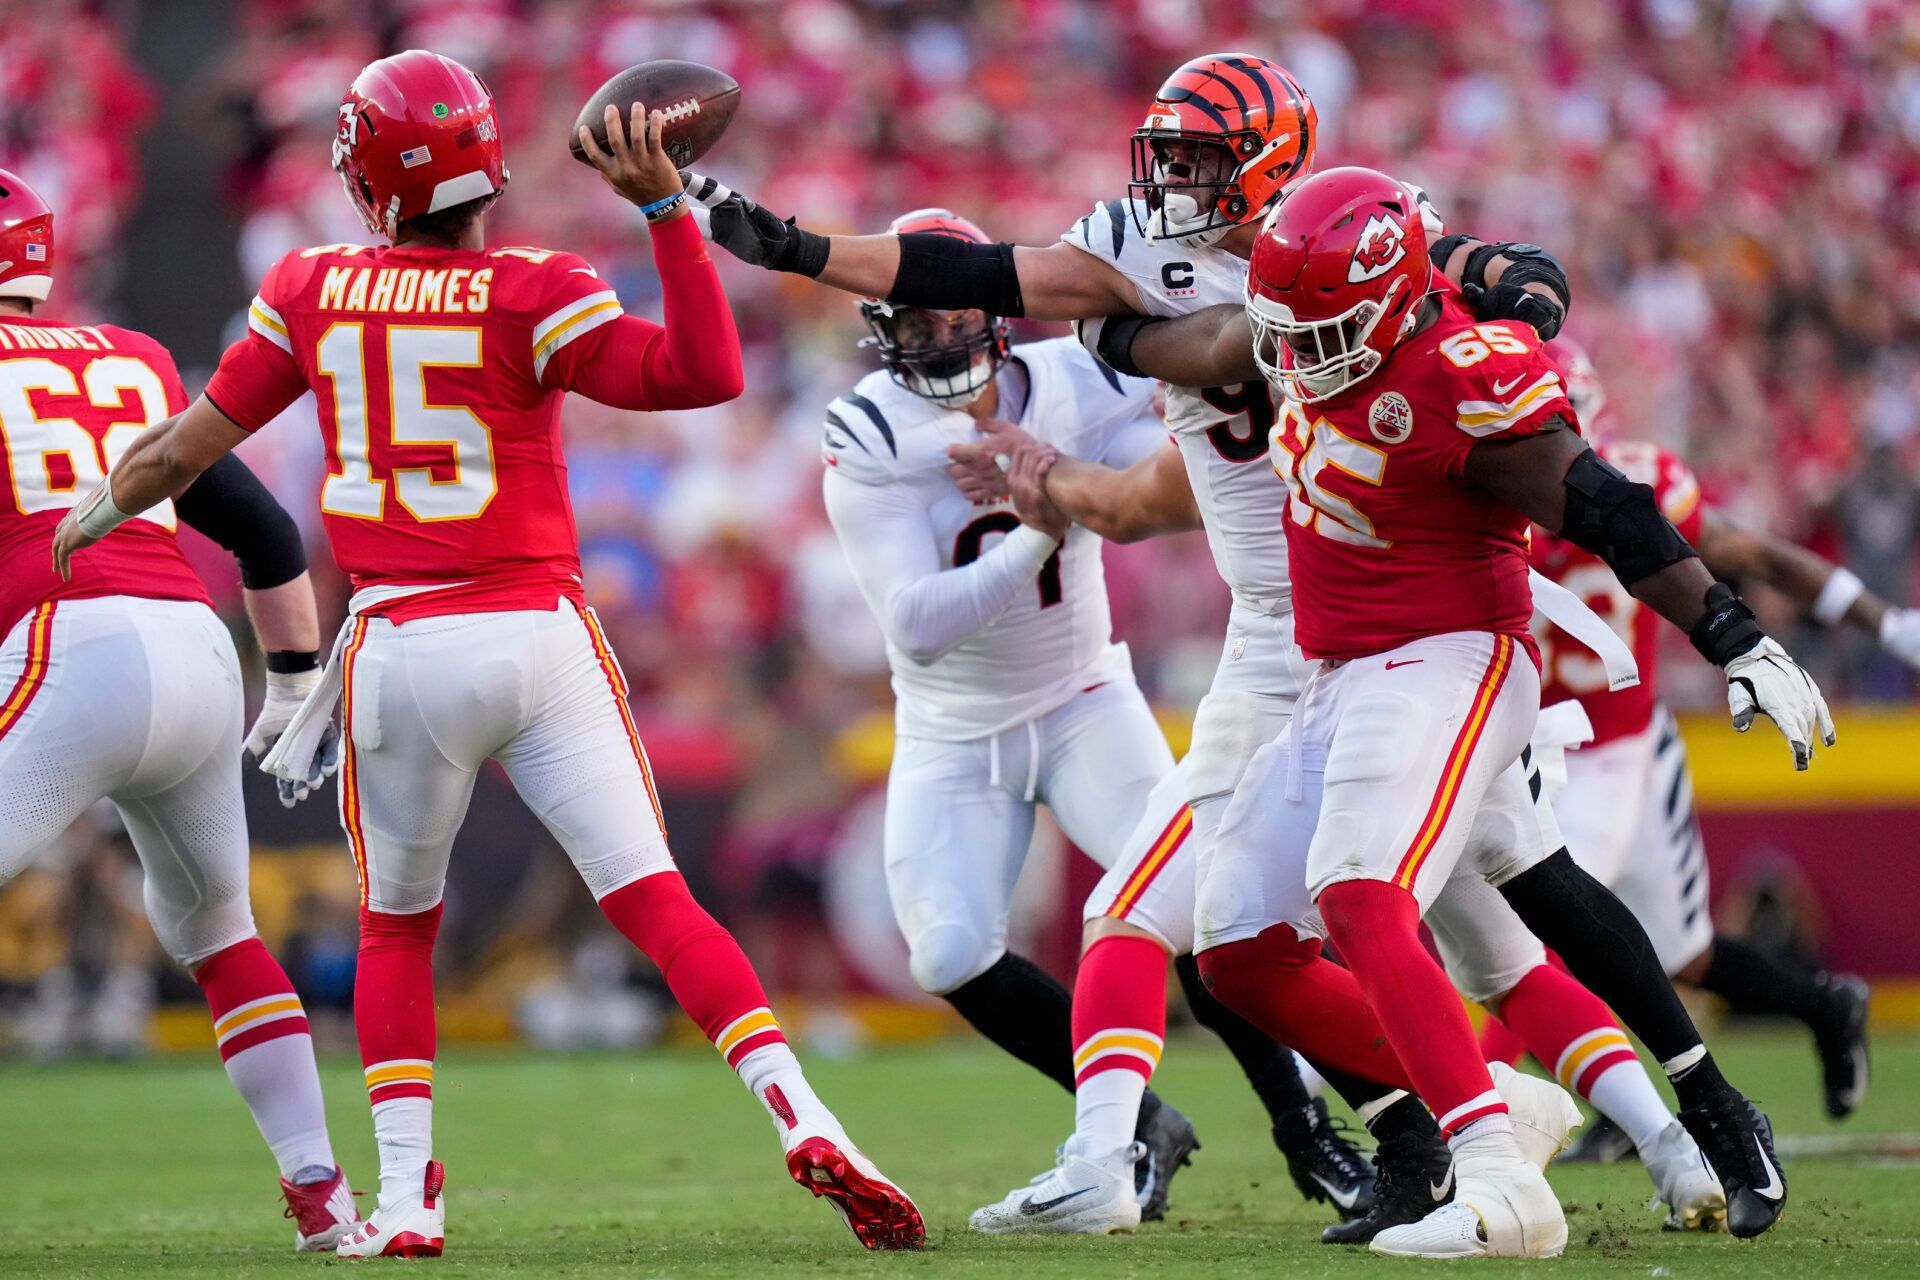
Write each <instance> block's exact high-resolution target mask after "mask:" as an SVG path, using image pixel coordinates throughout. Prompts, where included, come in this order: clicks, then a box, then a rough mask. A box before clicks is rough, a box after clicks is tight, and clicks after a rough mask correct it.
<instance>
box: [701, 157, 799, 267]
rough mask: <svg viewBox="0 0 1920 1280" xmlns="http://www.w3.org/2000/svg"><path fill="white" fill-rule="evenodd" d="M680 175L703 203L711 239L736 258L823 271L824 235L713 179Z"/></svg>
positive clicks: (765, 264)
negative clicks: (756, 202)
mask: <svg viewBox="0 0 1920 1280" xmlns="http://www.w3.org/2000/svg"><path fill="white" fill-rule="evenodd" d="M681 177H682V178H683V179H684V180H685V181H686V184H687V194H688V195H690V196H692V197H693V198H694V200H695V201H697V202H698V203H700V204H703V205H705V206H706V207H707V212H708V218H707V225H708V228H709V232H708V234H709V235H710V236H711V238H712V240H713V242H714V243H715V244H717V245H719V246H720V247H721V248H722V249H725V250H726V251H727V252H728V253H730V254H732V255H733V256H734V257H736V258H738V259H740V261H742V262H745V263H750V264H751V265H753V266H756V267H765V268H766V269H767V270H769V271H792V272H795V273H797V274H799V275H803V276H809V277H811V276H817V275H819V274H820V273H821V271H823V270H825V268H826V265H827V250H828V247H829V241H828V238H827V237H826V236H822V235H815V234H814V233H813V232H811V231H807V230H805V229H803V228H801V227H799V226H797V225H795V223H794V220H793V219H792V218H788V219H786V220H785V221H782V220H781V219H780V217H779V215H778V214H774V213H771V212H769V211H767V210H766V209H762V208H761V207H760V206H759V205H757V204H755V203H754V202H753V201H751V200H749V199H747V198H746V197H745V196H743V195H741V194H739V193H738V192H736V191H731V190H729V189H727V188H726V187H724V186H722V185H721V184H719V183H718V182H715V181H714V180H713V179H712V178H703V177H701V176H700V175H699V174H697V173H685V174H682V175H681Z"/></svg>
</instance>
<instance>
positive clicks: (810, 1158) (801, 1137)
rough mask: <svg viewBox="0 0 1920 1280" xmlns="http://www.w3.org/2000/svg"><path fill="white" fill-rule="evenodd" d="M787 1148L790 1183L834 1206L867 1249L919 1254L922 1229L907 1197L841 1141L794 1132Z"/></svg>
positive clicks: (924, 1230)
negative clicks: (916, 1250)
mask: <svg viewBox="0 0 1920 1280" xmlns="http://www.w3.org/2000/svg"><path fill="white" fill-rule="evenodd" d="M792 1137H793V1141H792V1142H791V1143H790V1144H789V1145H788V1147H787V1172H789V1173H791V1174H792V1175H793V1180H794V1181H795V1182H797V1183H799V1184H800V1185H801V1186H803V1187H805V1188H806V1189H807V1190H809V1191H811V1192H813V1194H814V1195H816V1196H820V1197H822V1198H823V1199H825V1200H826V1201H827V1202H828V1203H829V1204H831V1205H832V1206H833V1210H834V1212H835V1213H837V1214H839V1215H840V1220H841V1221H842V1222H844V1223H846V1224H847V1228H848V1229H849V1230H850V1231H852V1232H853V1235H854V1239H856V1240H858V1241H859V1242H860V1243H861V1244H863V1245H865V1246H866V1247H867V1248H869V1249H918V1248H919V1247H920V1246H922V1245H923V1244H925V1243H926V1242H927V1226H926V1223H925V1222H923V1221H921V1218H920V1210H919V1209H918V1208H916V1207H915V1206H914V1203H913V1201H912V1200H911V1199H910V1198H909V1197H908V1196H907V1193H906V1192H904V1191H902V1190H901V1189H900V1188H898V1187H896V1186H894V1185H893V1184H892V1183H890V1182H888V1181H887V1180H886V1179H885V1178H884V1177H882V1176H881V1174H880V1170H878V1169H876V1168H875V1167H874V1165H873V1162H872V1161H871V1160H869V1159H867V1158H866V1156H864V1155H862V1154H861V1152H860V1149H859V1148H858V1147H856V1146H854V1145H853V1144H852V1143H851V1142H848V1141H847V1140H846V1138H845V1136H844V1135H840V1134H834V1135H831V1136H830V1135H828V1134H825V1133H821V1132H819V1131H818V1130H816V1131H814V1132H812V1133H807V1132H805V1131H804V1130H796V1131H795V1132H794V1134H793V1135H792Z"/></svg>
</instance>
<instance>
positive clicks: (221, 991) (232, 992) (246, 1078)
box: [193, 938, 334, 1178]
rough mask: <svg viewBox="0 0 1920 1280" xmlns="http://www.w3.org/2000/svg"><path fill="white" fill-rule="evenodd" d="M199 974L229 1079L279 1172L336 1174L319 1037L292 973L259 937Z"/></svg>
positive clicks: (214, 960)
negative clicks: (316, 1052)
mask: <svg viewBox="0 0 1920 1280" xmlns="http://www.w3.org/2000/svg"><path fill="white" fill-rule="evenodd" d="M193 976H194V979H195V980H196V981H197V982H199V984H200V988H201V990H203V991H204V992H206V996H207V1008H208V1009H210V1010H211V1011H212V1013H213V1035H214V1040H215V1041H216V1042H217V1043H218V1045H219V1047H220V1061H221V1062H222V1063H224V1064H225V1065H226V1068H227V1078H228V1079H229V1080H231V1081H233V1087H234V1088H235V1089H237V1090H238V1091H239V1093H240V1096H241V1098H242V1099H244V1100H245V1101H246V1104H247V1109H248V1110H249V1111H251V1112H253V1122H254V1123H255V1124H256V1125H258V1126H260V1136H261V1137H262V1138H265V1139H266V1142H267V1147H268V1149H269V1150H271V1151H272V1152H273V1158H274V1160H275V1161H277V1162H278V1163H279V1165H280V1176H281V1177H283V1178H292V1177H293V1176H294V1175H296V1174H298V1173H301V1172H302V1171H305V1170H312V1169H316V1168H324V1169H326V1170H327V1172H328V1173H329V1174H331V1173H332V1172H333V1167H334V1164H333V1144H332V1143H331V1142H330V1141H329V1140H328V1137H327V1112H326V1106H325V1104H324V1103H323V1102H322V1100H321V1096H320V1074H319V1072H318V1071H316V1070H315V1069H314V1065H313V1037H312V1035H311V1034H310V1033H309V1032H308V1030H307V1012H306V1010H305V1009H303V1008H301V1007H300V997H299V996H297V995H295V994H294V991H293V984H292V983H291V982H289V981H287V975H286V972H285V971H284V970H282V969H281V968H280V964H279V962H278V961H276V960H275V959H274V958H273V955H272V953H270V952H269V951H268V950H267V948H266V945H265V944H264V943H262V942H261V941H260V939H258V938H248V939H246V940H245V941H244V942H236V943H234V944H233V945H232V946H230V947H227V948H225V949H224V950H221V951H217V952H215V953H214V954H213V955H212V956H210V957H209V958H208V959H207V960H206V961H204V962H203V963H202V964H201V965H200V967H199V968H198V969H196V970H194V974H193Z"/></svg>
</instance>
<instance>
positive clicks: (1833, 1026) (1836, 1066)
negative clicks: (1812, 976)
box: [1813, 974, 1867, 1120]
mask: <svg viewBox="0 0 1920 1280" xmlns="http://www.w3.org/2000/svg"><path fill="white" fill-rule="evenodd" d="M1824 985H1825V986H1826V988H1827V993H1828V995H1829V996H1830V998H1831V999H1832V1001H1833V1007H1834V1012H1833V1016H1832V1019H1831V1020H1830V1021H1828V1022H1826V1023H1823V1024H1821V1025H1819V1026H1816V1027H1814V1029H1813V1043H1814V1047H1815V1048H1816V1049H1818V1050H1819V1052H1820V1074H1821V1083H1822V1085H1823V1086H1824V1089H1825V1092H1826V1096H1827V1114H1828V1115H1830V1116H1832V1117H1833V1118H1834V1119H1835V1120H1844V1119H1846V1118H1847V1117H1848V1116H1850V1115H1852V1114H1853V1113H1854V1111H1855V1110H1856V1109H1857V1108H1858V1107H1859V1106H1860V1103H1861V1102H1862V1101H1864V1100H1865V1098H1866V1096H1867V984H1866V983H1865V982H1862V981H1861V980H1860V979H1859V978H1856V977H1854V976H1853V975H1852V974H1841V975H1840V976H1838V977H1833V978H1828V979H1826V982H1825V984H1824Z"/></svg>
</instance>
